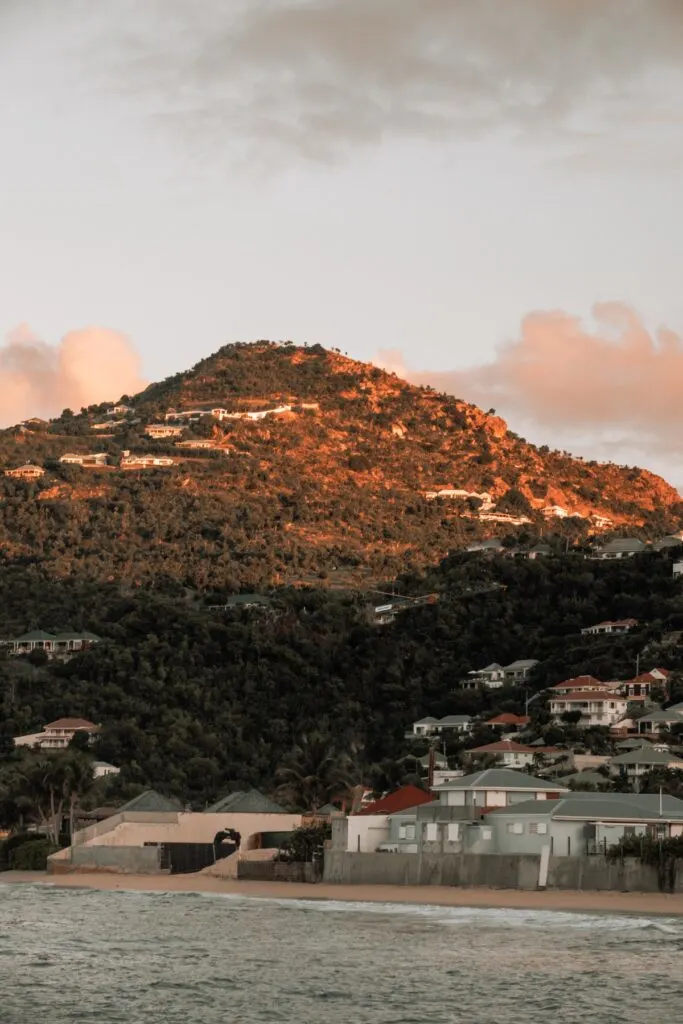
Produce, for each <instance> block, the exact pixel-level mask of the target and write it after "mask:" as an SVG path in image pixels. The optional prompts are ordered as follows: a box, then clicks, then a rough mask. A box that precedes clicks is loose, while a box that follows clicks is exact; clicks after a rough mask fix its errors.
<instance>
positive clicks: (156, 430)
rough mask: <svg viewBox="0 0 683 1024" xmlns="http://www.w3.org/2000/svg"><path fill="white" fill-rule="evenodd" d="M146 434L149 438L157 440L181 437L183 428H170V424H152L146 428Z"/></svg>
mask: <svg viewBox="0 0 683 1024" xmlns="http://www.w3.org/2000/svg"><path fill="white" fill-rule="evenodd" d="M145 433H146V434H147V436H148V437H152V438H155V439H158V438H164V437H181V436H182V433H183V428H182V427H174V426H170V425H169V424H168V423H150V424H149V426H147V427H145Z"/></svg>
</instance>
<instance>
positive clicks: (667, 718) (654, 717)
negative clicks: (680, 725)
mask: <svg viewBox="0 0 683 1024" xmlns="http://www.w3.org/2000/svg"><path fill="white" fill-rule="evenodd" d="M638 721H639V722H683V714H681V713H680V711H674V709H673V708H670V709H669V710H668V711H662V710H661V709H660V710H658V711H652V712H651V713H650V714H649V715H643V717H642V718H639V719H638Z"/></svg>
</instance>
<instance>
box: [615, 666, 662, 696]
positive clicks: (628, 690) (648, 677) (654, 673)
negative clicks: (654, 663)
mask: <svg viewBox="0 0 683 1024" xmlns="http://www.w3.org/2000/svg"><path fill="white" fill-rule="evenodd" d="M670 675H671V672H670V671H669V669H668V668H653V669H650V671H649V672H641V673H640V675H637V676H636V677H635V679H627V680H625V681H624V682H622V683H621V684H620V686H619V692H620V693H623V695H624V696H625V697H649V696H650V695H651V694H652V693H653V691H655V690H661V691H662V692H663V693H664V694H665V698H666V693H667V689H668V680H669V676H670Z"/></svg>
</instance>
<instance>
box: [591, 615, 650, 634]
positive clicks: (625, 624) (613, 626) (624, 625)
mask: <svg viewBox="0 0 683 1024" xmlns="http://www.w3.org/2000/svg"><path fill="white" fill-rule="evenodd" d="M637 625H638V620H637V619H620V620H619V621H617V622H609V621H608V622H597V623H596V624H595V625H594V626H586V628H585V629H582V630H581V632H582V634H583V635H584V636H586V635H590V636H600V635H606V634H611V633H628V632H630V630H632V629H635V627H636V626H637Z"/></svg>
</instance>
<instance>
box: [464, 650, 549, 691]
mask: <svg viewBox="0 0 683 1024" xmlns="http://www.w3.org/2000/svg"><path fill="white" fill-rule="evenodd" d="M535 665H538V661H537V660H536V659H535V658H519V659H518V660H517V661H511V662H510V664H509V665H499V664H498V662H497V661H494V662H492V663H491V664H490V665H487V666H486V667H485V668H480V669H475V670H474V671H472V672H468V673H467V678H466V679H463V680H462V681H461V683H460V686H461V687H462V688H463V689H465V690H473V689H476V688H478V687H480V686H484V687H486V689H488V690H497V689H499V688H500V687H501V686H512V685H514V684H517V683H522V682H524V680H525V679H526V677H527V676H528V675H529V673H530V672H531V670H532V669H533V668H534V666H535Z"/></svg>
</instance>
